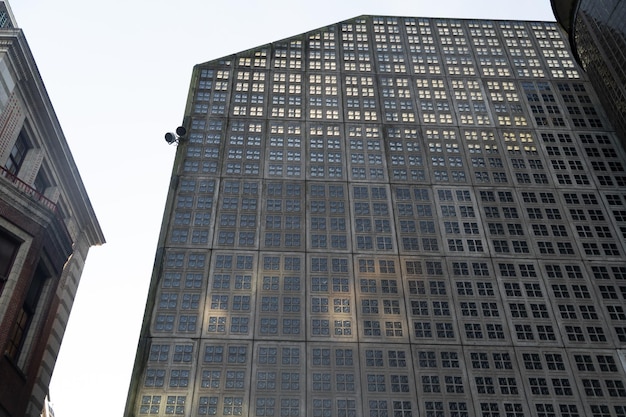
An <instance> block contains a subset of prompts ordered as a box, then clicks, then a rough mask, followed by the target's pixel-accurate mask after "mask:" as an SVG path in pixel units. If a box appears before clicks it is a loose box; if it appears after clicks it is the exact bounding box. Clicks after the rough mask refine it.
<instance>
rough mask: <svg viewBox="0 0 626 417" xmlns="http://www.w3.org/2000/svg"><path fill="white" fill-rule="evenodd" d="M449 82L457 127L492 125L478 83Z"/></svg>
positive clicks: (469, 81) (457, 80)
mask: <svg viewBox="0 0 626 417" xmlns="http://www.w3.org/2000/svg"><path fill="white" fill-rule="evenodd" d="M450 82H451V83H452V94H453V97H454V103H455V108H456V117H457V119H458V122H459V125H461V126H466V125H477V126H485V125H486V126H489V125H493V123H492V121H491V118H490V116H489V113H488V111H487V105H488V103H487V100H486V98H485V96H484V94H483V92H482V91H481V88H480V83H479V82H478V81H476V80H464V79H453V80H451V81H450Z"/></svg>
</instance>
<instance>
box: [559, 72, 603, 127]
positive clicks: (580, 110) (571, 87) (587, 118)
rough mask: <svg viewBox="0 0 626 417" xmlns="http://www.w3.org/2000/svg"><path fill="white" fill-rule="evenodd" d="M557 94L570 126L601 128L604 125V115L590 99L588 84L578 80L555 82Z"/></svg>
mask: <svg viewBox="0 0 626 417" xmlns="http://www.w3.org/2000/svg"><path fill="white" fill-rule="evenodd" d="M556 87H557V90H558V94H559V95H560V96H561V99H562V100H563V102H564V103H565V109H566V110H567V113H568V114H569V119H570V120H571V124H572V127H574V128H575V129H577V130H578V129H601V128H603V127H604V125H605V122H604V115H603V114H602V113H598V112H597V110H596V109H598V108H601V107H600V106H599V105H597V104H596V103H594V101H592V99H591V96H590V95H589V92H588V91H587V89H588V88H589V87H588V85H586V84H584V83H580V82H557V83H556Z"/></svg>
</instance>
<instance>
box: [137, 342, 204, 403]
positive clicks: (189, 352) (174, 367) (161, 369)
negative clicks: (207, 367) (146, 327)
mask: <svg viewBox="0 0 626 417" xmlns="http://www.w3.org/2000/svg"><path fill="white" fill-rule="evenodd" d="M196 349H197V346H196V345H195V344H194V343H190V342H188V341H172V340H171V339H158V338H154V339H152V343H151V346H150V351H149V352H150V356H149V358H148V366H147V367H146V370H145V375H144V380H143V382H144V384H143V385H144V387H145V388H146V389H147V390H156V392H155V393H165V392H168V393H173V392H176V391H178V390H181V393H186V392H187V388H188V387H189V386H190V385H193V377H194V376H193V373H192V372H193V367H192V358H195V357H196V354H195V352H194V351H195V350H196Z"/></svg>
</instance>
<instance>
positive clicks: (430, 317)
mask: <svg viewBox="0 0 626 417" xmlns="http://www.w3.org/2000/svg"><path fill="white" fill-rule="evenodd" d="M402 262H403V264H402V268H403V270H402V273H403V275H404V276H405V279H404V282H405V283H406V284H405V285H408V288H407V289H406V306H407V309H409V314H408V317H409V320H410V321H411V322H410V328H411V342H412V343H429V342H436V343H438V344H452V343H459V339H458V337H457V335H456V330H455V329H456V324H455V322H454V321H453V319H452V317H453V316H454V306H453V305H450V291H451V289H450V288H449V281H448V280H447V279H446V278H445V275H444V266H445V265H444V264H443V263H442V262H441V261H438V260H434V259H433V260H428V261H423V260H417V259H414V258H404V259H403V261H402Z"/></svg>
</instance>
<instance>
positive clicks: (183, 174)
mask: <svg viewBox="0 0 626 417" xmlns="http://www.w3.org/2000/svg"><path fill="white" fill-rule="evenodd" d="M183 125H184V127H185V128H186V130H187V132H188V133H187V134H186V135H185V136H184V137H181V138H180V139H179V143H178V149H177V155H176V160H175V163H174V168H173V174H172V181H171V185H170V190H169V197H168V202H167V206H166V209H165V214H164V220H163V225H162V229H161V236H160V238H159V245H158V250H157V254H156V262H155V269H154V272H153V276H152V281H151V286H150V291H149V296H148V301H147V307H146V313H145V318H144V325H143V330H142V333H141V336H140V340H139V347H138V352H137V358H136V363H135V367H134V371H133V376H132V380H131V384H130V389H129V396H128V401H127V407H126V411H125V415H126V416H148V415H156V416H167V415H184V416H205V415H206V416H231V415H239V416H255V417H257V416H307V417H327V416H332V417H354V416H369V417H383V416H394V417H417V416H427V417H440V416H449V417H469V416H481V417H500V416H507V417H522V416H538V417H552V416H558V417H574V416H606V417H608V416H611V417H623V416H626V387H625V384H626V373H625V368H624V361H625V360H626V357H625V356H624V353H625V352H624V350H623V348H624V347H625V346H626V312H625V311H624V308H625V306H624V304H625V303H624V300H625V298H626V286H624V282H626V281H625V280H626V263H625V262H624V260H625V256H624V254H625V252H624V251H625V244H626V188H625V185H626V174H625V172H624V164H625V163H626V160H625V157H624V153H623V150H622V149H621V148H620V147H619V146H618V140H617V137H616V135H615V132H614V130H613V128H612V127H611V125H610V124H609V122H608V120H607V118H606V116H605V113H604V111H603V110H602V108H601V106H600V104H599V100H598V97H597V94H596V93H595V92H594V89H593V87H592V85H591V84H590V82H589V81H588V79H587V78H586V76H585V74H584V72H582V71H581V70H580V68H579V67H578V66H577V64H576V62H575V60H574V57H573V56H572V54H571V52H570V49H569V47H568V44H567V38H566V37H564V36H563V34H562V33H561V31H560V29H559V28H558V27H557V25H556V23H551V22H519V21H484V20H455V19H427V18H408V17H381V16H362V17H358V18H355V19H352V20H348V21H345V22H341V23H338V24H334V25H330V26H328V27H325V28H321V29H319V30H314V31H311V32H308V33H304V34H301V35H298V36H294V37H292V38H289V39H285V40H282V41H277V42H274V43H272V44H268V45H264V46H261V47H258V48H255V49H252V50H249V51H245V52H241V53H238V54H235V55H232V56H228V57H224V58H222V59H218V60H214V61H211V62H207V63H205V64H201V65H198V66H196V67H195V69H194V72H193V77H192V82H191V88H190V93H189V99H188V105H187V108H186V110H185V116H184V119H183Z"/></svg>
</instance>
